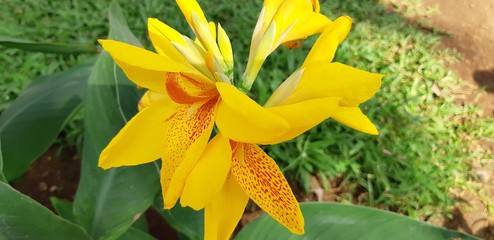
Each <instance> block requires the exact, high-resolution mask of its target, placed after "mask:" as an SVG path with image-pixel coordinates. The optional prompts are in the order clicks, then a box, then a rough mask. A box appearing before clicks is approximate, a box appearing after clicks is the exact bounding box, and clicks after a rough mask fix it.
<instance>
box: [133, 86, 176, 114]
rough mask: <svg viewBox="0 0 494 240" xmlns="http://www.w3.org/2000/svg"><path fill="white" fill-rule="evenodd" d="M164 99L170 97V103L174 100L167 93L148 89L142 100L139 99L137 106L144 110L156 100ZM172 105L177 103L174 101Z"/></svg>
mask: <svg viewBox="0 0 494 240" xmlns="http://www.w3.org/2000/svg"><path fill="white" fill-rule="evenodd" d="M162 99H168V101H169V102H170V103H172V102H173V101H170V100H171V99H170V97H169V96H168V95H167V94H163V93H159V92H155V91H152V90H148V91H146V93H144V95H142V97H141V100H139V103H138V105H137V107H138V109H139V111H142V110H143V109H144V108H146V107H147V106H149V105H151V104H152V103H154V102H157V101H159V100H162ZM172 105H175V103H174V102H173V103H172Z"/></svg>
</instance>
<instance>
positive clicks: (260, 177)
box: [231, 143, 304, 234]
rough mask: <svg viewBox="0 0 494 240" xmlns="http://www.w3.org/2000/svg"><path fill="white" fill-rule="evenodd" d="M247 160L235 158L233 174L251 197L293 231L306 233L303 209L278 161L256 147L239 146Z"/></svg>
mask: <svg viewBox="0 0 494 240" xmlns="http://www.w3.org/2000/svg"><path fill="white" fill-rule="evenodd" d="M238 148H243V150H244V154H243V156H244V158H243V159H239V158H238V156H235V158H234V159H233V162H232V170H231V171H232V173H233V175H234V176H235V179H237V182H238V184H239V185H240V186H241V187H242V189H243V190H244V191H245V193H247V195H248V196H249V197H250V198H251V199H252V200H253V201H254V202H255V203H256V204H257V205H258V206H259V207H261V208H262V210H264V211H265V212H266V213H268V214H269V215H271V216H272V217H273V218H274V219H276V220H277V221H278V222H279V223H281V224H282V225H283V226H285V227H286V228H288V230H290V232H292V233H295V234H303V233H304V218H303V216H302V212H301V211H300V206H299V204H298V202H297V199H295V196H294V195H293V193H292V190H291V189H290V186H289V185H288V182H287V181H286V179H285V177H284V176H283V174H282V173H281V171H280V169H279V167H278V165H276V162H275V161H274V160H273V159H272V158H271V157H269V156H268V155H267V154H266V153H265V152H264V151H263V150H262V149H261V148H259V147H258V146H257V145H255V144H242V143H239V144H238V146H237V150H238Z"/></svg>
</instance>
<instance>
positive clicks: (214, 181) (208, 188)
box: [180, 133, 232, 210]
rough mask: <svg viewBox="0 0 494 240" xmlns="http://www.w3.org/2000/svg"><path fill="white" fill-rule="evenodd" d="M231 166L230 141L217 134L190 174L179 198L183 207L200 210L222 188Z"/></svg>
mask: <svg viewBox="0 0 494 240" xmlns="http://www.w3.org/2000/svg"><path fill="white" fill-rule="evenodd" d="M231 165H232V149H231V147H230V139H228V138H225V137H223V136H222V135H221V133H218V135H216V136H215V137H214V138H213V139H212V140H211V141H210V142H209V143H208V145H207V146H206V149H205V150H204V153H203V154H202V155H201V158H200V159H199V161H198V162H197V164H196V166H195V167H194V169H193V170H192V172H190V174H189V177H188V178H187V181H186V182H185V187H184V190H183V192H182V196H181V197H180V203H181V204H182V206H183V207H185V206H189V207H191V208H193V209H195V210H200V209H202V208H204V207H205V206H206V204H207V203H209V201H211V199H212V198H213V197H215V196H216V195H217V194H218V193H219V192H220V191H221V189H222V188H223V185H224V184H225V180H226V177H227V175H228V173H229V172H230V167H231Z"/></svg>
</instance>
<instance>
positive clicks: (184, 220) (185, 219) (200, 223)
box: [153, 196, 204, 240]
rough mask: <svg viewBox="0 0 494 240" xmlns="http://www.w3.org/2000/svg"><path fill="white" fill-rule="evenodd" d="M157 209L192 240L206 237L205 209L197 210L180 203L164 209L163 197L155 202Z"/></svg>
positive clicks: (171, 224) (176, 228) (175, 227)
mask: <svg viewBox="0 0 494 240" xmlns="http://www.w3.org/2000/svg"><path fill="white" fill-rule="evenodd" d="M153 206H154V208H155V209H156V211H158V212H159V214H160V215H161V216H162V217H163V218H164V219H165V220H166V221H167V222H168V224H170V226H172V227H173V228H174V229H175V230H177V231H178V232H179V233H181V234H183V235H185V236H186V237H187V238H188V239H190V240H196V239H197V240H200V239H203V237H204V211H203V210H201V211H195V210H193V209H191V208H189V207H185V208H183V207H181V206H178V204H177V205H176V206H175V207H174V208H172V209H170V210H164V209H163V199H162V198H161V196H160V197H157V198H156V200H155V201H154V204H153Z"/></svg>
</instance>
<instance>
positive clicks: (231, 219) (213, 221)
mask: <svg viewBox="0 0 494 240" xmlns="http://www.w3.org/2000/svg"><path fill="white" fill-rule="evenodd" d="M248 201H249V197H248V196H247V195H246V194H245V192H244V191H243V190H242V188H241V187H240V186H239V185H238V183H237V180H235V178H234V177H233V176H232V175H231V174H228V176H227V178H226V181H225V184H224V185H223V188H222V189H221V191H220V192H219V194H217V195H216V196H215V197H214V198H213V200H212V201H210V202H209V204H208V205H207V206H206V208H205V209H204V239H205V240H228V239H230V236H231V235H232V233H233V230H235V227H236V226H237V223H238V222H239V221H240V219H241V218H242V214H243V213H244V210H245V206H246V205H247V202H248Z"/></svg>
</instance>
